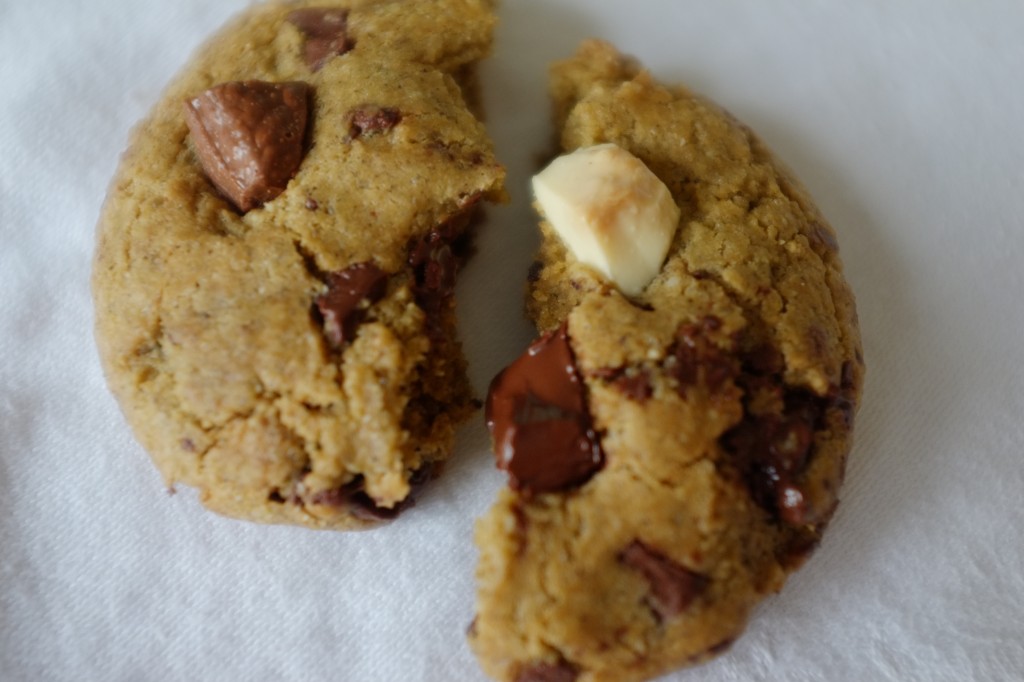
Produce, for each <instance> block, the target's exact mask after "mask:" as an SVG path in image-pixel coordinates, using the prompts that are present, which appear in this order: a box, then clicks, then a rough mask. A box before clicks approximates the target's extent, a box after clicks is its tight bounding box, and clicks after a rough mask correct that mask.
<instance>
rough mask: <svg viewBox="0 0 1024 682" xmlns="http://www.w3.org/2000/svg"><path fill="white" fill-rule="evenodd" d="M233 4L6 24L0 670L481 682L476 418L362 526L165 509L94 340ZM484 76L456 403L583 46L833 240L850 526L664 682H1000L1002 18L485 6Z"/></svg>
mask: <svg viewBox="0 0 1024 682" xmlns="http://www.w3.org/2000/svg"><path fill="white" fill-rule="evenodd" d="M244 6H246V2H245V0H221V1H220V2H216V3H214V2H208V1H207V0H174V2H136V1H133V0H105V1H104V2H82V1H75V0H4V2H2V3H0V93H2V94H0V486H2V488H0V679H2V680H274V681H277V680H357V681H365V680H386V681H390V680H404V681H413V682H416V681H420V680H422V681H434V680H437V681H447V680H479V679H481V674H480V673H479V671H478V668H477V666H476V664H475V661H474V660H473V658H472V656H471V654H470V652H469V650H468V648H467V646H466V644H465V640H464V637H463V633H464V630H465V628H466V626H467V625H468V623H469V621H470V619H471V617H472V610H473V606H472V603H473V570H474V562H475V556H476V553H475V550H474V548H473V546H472V541H471V532H472V524H473V519H474V518H475V517H477V516H478V515H480V514H481V513H482V512H483V511H484V510H485V509H486V508H487V506H488V505H489V503H490V500H491V499H492V498H493V495H494V493H495V491H496V490H497V489H498V487H499V486H500V485H502V477H501V476H500V475H499V474H498V473H497V472H496V471H495V470H494V469H493V466H492V463H491V456H490V454H489V452H488V448H487V438H486V435H485V432H484V428H483V425H482V423H481V421H482V420H476V421H474V422H473V423H472V424H471V425H470V426H468V427H467V428H466V429H465V431H464V432H463V433H462V436H461V442H460V446H459V449H458V454H457V456H456V457H455V460H454V463H453V464H452V465H451V466H450V468H449V470H448V472H447V476H446V477H445V478H444V479H443V480H442V481H440V482H439V483H438V484H436V485H434V486H433V487H432V488H430V489H428V492H427V493H426V495H425V497H424V499H423V501H422V502H421V503H420V504H419V505H418V506H417V507H416V509H415V510H414V511H412V512H411V513H408V514H407V515H406V516H404V517H403V518H401V519H400V520H399V521H398V522H397V523H395V524H394V525H392V526H390V527H387V528H384V529H382V530H376V531H373V532H370V533H364V534H357V535H350V534H340V533H316V532H311V531H306V530H300V529H293V528H284V527H260V526H255V525H250V524H247V523H241V522H237V521H231V520H227V519H223V518H220V517H218V516H215V515H213V514H210V513H207V512H205V511H203V510H202V508H201V507H200V506H199V504H198V502H197V501H196V498H195V495H194V493H193V492H191V491H188V490H181V491H179V492H178V494H176V495H173V496H170V495H168V494H167V493H166V491H165V490H164V487H163V485H162V482H161V480H160V478H159V476H158V475H157V473H156V471H155V469H154V468H153V467H152V465H151V464H150V462H149V460H148V458H147V457H146V455H145V453H144V452H143V451H142V450H141V449H140V448H139V447H138V446H137V445H136V444H135V442H134V441H133V439H132V437H131V435H130V433H129V431H128V429H127V427H126V425H125V423H124V421H123V419H122V418H121V416H120V414H119V412H118V410H117V407H116V405H115V403H114V401H113V399H112V398H111V397H110V395H109V394H108V392H107V390H106V388H105V385H104V382H103V378H102V376H101V373H100V369H99V366H98V362H97V358H96V351H95V350H94V345H93V341H92V313H91V310H92V305H91V301H90V295H89V270H90V260H91V255H92V250H93V240H94V233H93V230H94V224H95V222H96V218H97V216H98V213H99V209H100V204H101V201H102V199H103V196H104V193H105V190H106V186H107V183H108V181H109V179H110V177H111V176H112V174H113V172H114V169H115V166H116V163H117V159H118V155H119V154H120V152H121V150H122V148H123V146H124V144H125V141H126V139H127V134H128V131H129V128H130V126H132V124H133V123H135V122H136V121H137V120H138V119H140V118H141V117H142V116H143V115H144V114H145V112H146V111H147V110H148V109H149V107H150V106H151V105H152V104H153V103H154V102H155V101H156V99H157V97H158V96H159V94H160V92H161V89H162V88H163V86H164V84H165V83H166V82H167V80H168V79H169V78H170V77H171V76H172V74H173V73H175V72H176V71H177V70H178V69H179V68H180V67H181V66H182V65H183V64H184V62H185V60H186V59H187V57H188V55H189V54H190V53H191V52H192V50H193V49H194V48H195V47H196V46H197V44H198V43H199V42H200V41H201V40H202V38H203V37H205V36H206V35H208V34H209V33H211V32H212V31H214V30H215V29H216V28H217V27H218V26H219V25H220V24H221V23H222V22H223V21H224V20H225V19H226V18H227V17H228V16H229V15H231V14H232V13H234V12H235V11H237V10H239V9H241V8H243V7H244ZM500 12H501V16H502V24H501V28H500V30H499V32H498V36H497V38H498V42H497V53H496V55H495V57H494V59H492V60H491V61H490V62H488V63H487V65H486V68H485V69H484V85H485V92H486V100H487V108H488V112H489V123H488V125H489V127H490V130H491V131H492V133H493V134H494V136H495V138H496V140H497V144H498V150H499V153H500V157H501V158H502V159H503V160H504V161H505V162H506V163H507V165H508V167H509V170H510V178H509V180H510V183H509V188H510V191H511V192H512V193H513V196H514V202H513V204H512V205H511V206H510V207H508V208H503V209H495V210H492V211H491V212H490V216H491V221H490V222H489V224H488V225H487V227H486V232H485V233H484V234H483V237H482V238H481V241H480V251H479V254H478V255H477V258H476V260H475V261H474V262H473V263H472V265H470V267H469V268H468V269H467V271H466V272H465V276H464V278H463V280H462V281H461V283H460V288H459V291H458V295H459V307H460V313H461V320H462V329H463V330H464V337H465V340H466V346H467V350H468V354H469V359H470V362H471V371H472V377H473V380H474V383H475V385H476V387H477V390H478V392H479V393H481V394H482V393H483V392H484V391H485V390H486V387H487V383H488V380H489V379H490V377H491V376H492V375H493V374H494V373H495V372H496V371H497V370H498V369H499V368H500V367H501V366H503V364H505V363H506V362H507V361H509V360H510V359H511V358H513V357H514V356H515V355H516V354H518V352H519V351H520V350H521V349H522V348H523V347H524V345H525V344H526V342H527V341H528V340H529V339H530V337H531V330H530V327H529V325H528V324H527V323H526V322H525V321H524V320H523V318H522V316H521V314H520V310H521V308H522V300H521V292H522V283H523V279H524V276H525V272H526V268H527V266H528V265H529V263H530V260H531V256H530V253H531V250H532V249H533V247H534V245H535V243H536V237H535V227H534V219H533V216H532V213H531V209H530V208H529V196H528V190H527V187H528V178H529V175H530V173H531V172H532V171H533V170H534V169H535V166H534V163H535V159H536V158H537V156H538V154H539V153H540V152H542V151H543V150H545V149H546V146H547V144H548V141H549V128H548V122H547V111H548V105H547V102H546V100H545V94H544V79H545V68H546V65H547V63H548V62H549V61H550V60H552V59H555V58H558V57H561V56H565V55H567V54H568V53H569V52H570V51H571V50H572V49H573V48H574V47H575V44H576V42H577V40H578V39H580V38H583V37H585V36H590V35H598V36H603V37H606V38H609V39H611V40H612V41H614V42H615V43H617V44H618V45H619V46H620V47H621V48H622V49H624V50H626V51H630V52H633V53H635V54H637V55H638V56H640V57H641V58H642V59H643V60H645V61H646V62H647V64H648V65H649V66H650V67H651V68H652V70H653V71H654V72H655V74H656V75H658V76H659V77H662V78H664V79H668V80H676V81H686V82H688V83H690V84H691V85H692V86H693V87H694V88H695V89H697V90H699V91H702V92H704V93H705V94H707V95H709V96H711V97H713V98H714V99H716V100H718V101H719V102H721V103H722V104H723V105H724V106H726V107H727V108H728V109H730V110H731V111H732V112H733V113H734V114H735V115H736V116H738V117H739V118H741V119H742V120H744V121H746V122H747V123H749V124H750V125H751V126H752V127H753V128H754V129H755V130H757V131H759V132H760V133H761V134H762V135H763V137H764V138H765V139H766V140H767V141H768V143H769V144H770V145H771V146H772V147H773V148H774V149H775V150H776V151H777V152H778V153H779V155H780V156H781V157H782V158H783V159H785V160H786V161H787V162H788V163H789V164H790V165H791V166H792V167H793V169H794V170H795V172H796V173H797V175H798V176H799V177H801V178H802V179H803V180H804V181H805V182H806V184H807V185H808V186H809V188H810V190H811V192H812V194H813V195H814V196H815V197H816V198H817V200H818V202H819V203H820V205H821V208H822V209H823V210H824V212H825V214H826V215H827V216H828V217H829V218H830V219H831V221H832V222H833V224H834V225H835V227H836V229H837V230H838V232H839V237H840V243H841V247H842V254H843V257H844V260H845V263H846V267H847V274H848V276H849V280H850V282H851V283H852V285H853V288H854V290H855V291H856V293H857V297H858V304H859V310H860V318H861V322H862V325H863V333H864V342H865V344H864V345H865V355H866V358H867V364H868V385H867V391H866V393H865V396H864V406H863V409H862V410H861V412H860V416H859V418H858V424H857V426H858V433H857V445H856V448H855V450H854V452H853V455H852V457H851V459H850V465H849V472H848V476H847V483H846V487H845V489H844V491H843V503H842V505H841V506H840V510H839V513H838V515H837V517H836V518H835V521H834V524H833V526H832V528H831V529H830V532H829V534H828V535H827V537H826V541H825V542H824V544H823V546H822V547H821V549H820V550H819V552H818V553H817V554H816V555H815V557H814V558H813V560H812V561H811V562H810V563H809V564H808V565H807V566H806V567H805V568H804V569H803V570H802V571H801V572H800V573H798V574H797V575H796V576H795V577H794V578H793V579H792V580H791V581H790V582H789V584H788V585H787V586H786V588H785V590H784V591H783V592H782V593H781V594H780V595H779V596H777V597H773V598H771V599H770V600H768V601H767V602H766V603H765V604H764V606H763V607H761V608H759V609H758V611H757V613H756V615H755V618H754V620H753V622H752V624H751V625H750V628H749V630H748V632H747V634H746V636H745V637H744V638H742V639H741V640H740V641H739V642H738V643H737V644H736V645H735V647H734V648H733V650H732V651H731V652H730V653H728V654H727V655H725V656H724V657H722V658H720V659H718V660H717V661H715V662H713V663H711V664H709V665H707V666H704V667H702V668H700V669H698V670H693V671H688V672H682V673H677V674H676V675H674V676H671V677H670V678H669V679H672V680H679V681H680V682H682V681H690V680H692V681H694V682H696V681H697V680H700V681H701V682H724V681H727V680H729V681H732V680H735V681H739V680H773V681H775V680H892V681H897V680H899V681H901V682H902V681H905V680H932V681H934V680H941V681H945V680H949V681H956V682H962V681H963V680H1021V679H1024V645H1022V641H1024V624H1022V622H1024V505H1022V503H1021V499H1022V490H1024V466H1022V450H1024V428H1022V426H1021V417H1022V415H1024V352H1022V347H1021V343H1022V339H1024V303H1022V301H1021V297H1022V288H1024V287H1022V285H1024V278H1022V275H1021V272H1022V267H1021V265H1022V262H1024V231H1022V223H1024V170H1022V169H1024V133H1022V130H1024V129H1022V121H1024V88H1022V86H1021V82H1022V81H1021V67H1022V65H1024V41H1022V40H1021V38H1020V28H1021V26H1024V4H1021V3H1018V2H1014V1H1013V0H1007V1H1005V2H997V1H995V0H992V1H983V0H979V1H977V2H970V3H967V2H957V1H956V0H913V1H907V2H901V3H892V2H886V1H885V0H870V1H864V2H858V3H853V2H850V3H840V2H831V3H829V2H814V3H811V2H805V1H803V0H777V1H776V2H770V3H769V2H762V1H761V0H725V1H722V2H702V3H696V2H686V3H683V2H678V1H676V0H647V1H645V2H618V1H616V0H557V1H556V0H547V1H543V0H505V2H504V3H503V4H502V7H501V10H500Z"/></svg>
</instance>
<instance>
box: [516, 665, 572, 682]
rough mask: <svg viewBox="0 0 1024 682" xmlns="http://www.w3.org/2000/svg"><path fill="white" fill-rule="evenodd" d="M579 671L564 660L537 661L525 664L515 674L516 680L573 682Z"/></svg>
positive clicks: (518, 681)
mask: <svg viewBox="0 0 1024 682" xmlns="http://www.w3.org/2000/svg"><path fill="white" fill-rule="evenodd" d="M578 676H579V672H578V671H577V670H576V668H574V667H573V666H572V665H570V664H568V663H565V662H564V661H562V662H559V663H537V664H534V665H531V666H527V667H525V668H523V669H522V670H520V671H519V674H518V675H516V682H575V681H576V678H577V677H578Z"/></svg>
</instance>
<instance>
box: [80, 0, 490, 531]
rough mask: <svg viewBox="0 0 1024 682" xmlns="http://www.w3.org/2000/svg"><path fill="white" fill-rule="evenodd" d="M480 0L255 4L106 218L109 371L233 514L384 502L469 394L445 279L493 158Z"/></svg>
mask: <svg viewBox="0 0 1024 682" xmlns="http://www.w3.org/2000/svg"><path fill="white" fill-rule="evenodd" d="M494 22H495V19H494V16H493V13H492V7H491V3H490V2H489V1H488V0H407V1H397V2H395V1H392V2H380V1H373V0H346V1H345V2H338V1H337V0H320V1H319V2H303V3H291V4H284V3H279V2H274V3H270V4H266V5H260V6H256V7H253V8H251V9H249V10H247V11H246V12H244V13H243V14H242V15H241V16H239V17H238V18H237V19H236V20H234V22H233V23H231V24H230V25H229V26H228V27H226V28H225V29H224V30H223V31H222V32H221V33H219V34H218V35H217V36H215V37H214V38H213V39H212V40H211V41H210V42H209V43H208V44H207V45H206V46H205V47H204V48H203V49H202V50H201V51H200V52H199V53H198V54H197V55H196V56H195V58H194V60H193V62H192V63H191V64H190V65H189V66H188V67H187V68H186V69H185V71H184V72H183V74H182V75H181V76H180V77H179V78H178V79H177V80H176V81H175V82H174V83H172V85H171V86H170V87H169V89H168V90H167V92H166V93H165V95H164V96H163V98H162V100H161V101H160V102H159V103H158V104H157V105H156V107H155V108H154V110H153V112H152V113H151V114H150V115H149V117H148V118H147V119H146V120H145V121H144V122H143V123H142V124H140V126H139V127H138V128H137V130H136V132H135V133H134V136H133V140H132V142H131V145H130V148H129V150H128V151H127V153H126V154H125V156H124V158H123V160H122V163H121V165H120V168H119V170H118V171H117V175H116V177H115V179H114V181H113V183H112V186H111V189H110V193H109V196H108V199H107V201H106V204H105V207H104V210H103V213H102V216H101V219H100V224H99V228H98V243H97V249H96V256H95V265H94V274H93V291H94V299H95V305H96V336H97V340H98V344H99V348H100V354H101V357H102V361H103V364H104V368H105V371H106V375H107V378H108V381H109V383H110V387H111V389H112V390H113V392H114V393H115V395H116V397H117V398H118V400H119V402H120V404H121V407H122V409H123V411H124V413H125V415H126V417H127V419H128V421H129V423H130V424H131V426H132V428H133V429H134V431H135V433H136V435H137V437H138V439H139V440H140V441H141V443H142V444H143V445H144V446H145V447H146V448H147V449H148V450H149V452H150V453H151V455H152V457H153V460H154V461H155V463H156V465H157V466H158V467H159V469H160V471H161V472H162V473H163V475H164V477H165V478H166V480H167V482H168V484H169V485H174V484H177V483H182V484H186V485H189V486H194V487H196V488H198V490H199V492H200V497H201V500H202V502H203V503H204V504H205V505H206V506H208V507H209V508H210V509H213V510H215V511H217V512H220V513H223V514H227V515H229V516H234V517H239V518H244V519H250V520H255V521H262V522H271V523H292V524H299V525H304V526H309V527H313V528H334V529H356V528H364V527H369V526H372V525H374V524H376V523H379V522H380V521H382V520H386V519H389V518H392V517H394V516H395V515H396V514H397V513H398V512H399V511H400V510H402V509H403V508H405V507H407V506H408V505H409V504H410V500H411V496H412V494H413V492H414V490H415V489H416V488H417V487H418V486H419V485H420V484H422V483H423V482H425V481H426V480H428V479H429V478H430V477H431V476H433V475H434V474H435V473H436V472H437V469H438V465H439V464H440V463H441V462H443V461H444V460H445V459H446V458H447V457H448V456H449V454H450V451H451V448H452V442H453V434H454V430H455V428H456V426H457V425H458V424H459V423H461V422H462V421H463V420H465V419H466V418H467V417H468V416H469V415H470V414H471V413H472V412H473V411H474V409H475V407H476V405H475V401H474V399H473V396H472V394H471V389H470V386H469V383H468V380H467V378H466V374H465V360H464V358H463V355H462V351H461V348H460V345H459V342H458V340H457V337H456V329H455V317H454V303H453V300H452V291H453V288H454V285H455V279H456V275H457V274H458V271H459V267H460V264H461V263H462V261H463V259H464V258H465V256H466V255H467V249H466V247H467V240H468V235H469V233H470V230H471V228H472V227H473V226H474V223H475V221H476V220H477V218H478V215H479V212H480V210H481V207H482V205H483V203H484V201H485V200H495V199H501V198H503V190H502V183H503V178H504V170H503V169H502V167H501V166H500V165H499V164H498V163H497V162H496V161H495V159H494V155H493V152H492V145H491V142H490V141H489V139H488V138H487V135H486V132H485V130H484V128H483V126H482V124H481V123H480V121H479V120H478V119H477V118H476V116H475V115H474V114H473V111H474V110H475V109H477V107H478V103H477V102H476V96H475V92H476V83H475V76H474V66H475V64H476V63H477V62H478V61H479V60H480V59H481V58H482V57H484V56H485V55H486V54H487V52H488V51H489V49H490V43H491V36H492V31H493V27H494Z"/></svg>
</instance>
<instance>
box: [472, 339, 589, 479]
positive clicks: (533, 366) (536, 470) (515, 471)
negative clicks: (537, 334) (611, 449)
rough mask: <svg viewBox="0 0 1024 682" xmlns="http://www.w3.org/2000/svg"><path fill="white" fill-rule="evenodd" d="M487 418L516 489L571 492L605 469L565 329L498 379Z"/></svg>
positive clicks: (537, 344) (538, 343)
mask: <svg viewBox="0 0 1024 682" xmlns="http://www.w3.org/2000/svg"><path fill="white" fill-rule="evenodd" d="M486 419H487V427H488V428H489V429H490V431H491V435H492V437H493V439H494V450H495V455H496V457H497V463H498V467H499V468H501V469H504V470H506V471H508V473H509V484H510V485H511V486H512V488H513V489H514V490H518V491H520V492H523V493H526V494H532V493H543V492H556V491H560V490H566V489H569V488H573V487H576V486H579V485H582V484H583V483H585V482H586V481H587V480H589V479H590V477H591V476H593V475H594V473H596V472H597V471H598V470H600V469H601V467H602V466H604V453H603V452H602V451H601V445H600V442H599V440H598V437H597V434H596V433H595V432H594V429H593V427H592V425H591V420H590V415H589V413H588V411H587V406H586V401H585V399H584V392H583V384H582V383H581V381H580V377H579V374H578V372H577V370H576V364H575V359H574V357H573V354H572V348H571V346H570V345H569V336H568V331H567V325H565V324H563V325H562V326H561V327H560V328H559V329H557V330H555V331H553V332H550V333H548V334H546V335H544V336H543V337H541V338H540V339H539V340H538V341H536V342H534V343H533V345H531V346H530V348H529V349H527V351H526V353H524V354H523V355H521V356H520V357H519V358H518V359H517V360H515V361H514V362H513V363H512V364H511V365H509V366H508V367H507V368H506V369H505V370H504V371H502V372H501V373H500V374H498V376H496V377H495V378H494V380H493V381H492V382H491V387H490V391H489V392H488V395H487V408H486Z"/></svg>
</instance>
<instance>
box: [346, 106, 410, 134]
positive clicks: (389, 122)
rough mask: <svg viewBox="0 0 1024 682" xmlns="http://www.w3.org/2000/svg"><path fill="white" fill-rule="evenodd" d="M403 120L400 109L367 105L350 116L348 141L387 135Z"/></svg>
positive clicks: (353, 111) (354, 110)
mask: <svg viewBox="0 0 1024 682" xmlns="http://www.w3.org/2000/svg"><path fill="white" fill-rule="evenodd" d="M401 120H402V114H400V113H399V111H398V109H392V108H391V107H378V106H372V105H367V106H364V107H360V108H358V109H353V110H352V113H350V114H349V124H348V139H350V140H354V139H356V138H357V137H362V136H363V135H378V134H380V133H386V132H388V131H389V130H391V129H392V128H394V127H395V126H396V125H398V124H399V123H400V122H401Z"/></svg>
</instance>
